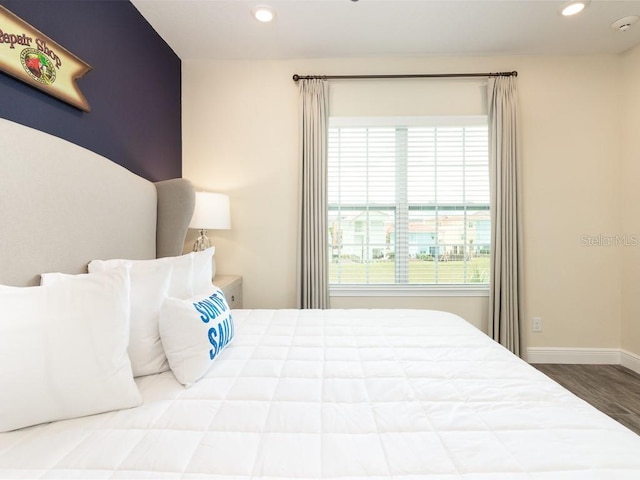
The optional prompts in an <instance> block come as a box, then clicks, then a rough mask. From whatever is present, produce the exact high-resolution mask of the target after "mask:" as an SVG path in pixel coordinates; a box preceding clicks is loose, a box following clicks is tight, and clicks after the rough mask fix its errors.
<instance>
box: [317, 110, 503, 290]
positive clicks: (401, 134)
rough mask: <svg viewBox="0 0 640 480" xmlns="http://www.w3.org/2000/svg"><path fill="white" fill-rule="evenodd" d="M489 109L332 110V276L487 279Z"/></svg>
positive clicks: (351, 280) (398, 280)
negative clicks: (433, 113)
mask: <svg viewBox="0 0 640 480" xmlns="http://www.w3.org/2000/svg"><path fill="white" fill-rule="evenodd" d="M487 143H488V140H487V126H486V117H460V118H458V117H456V118H452V117H438V118H431V117H429V118H421V119H416V118H415V117H412V118H408V119H398V118H382V119H378V118H376V119H373V118H362V119H354V118H332V119H331V121H330V126H329V155H328V182H329V185H328V220H329V262H330V264H329V274H330V284H332V285H344V284H348V285H354V284H360V285H362V284H365V285H366V284H399V285H403V284H404V285H407V284H418V285H443V284H447V285H452V284H453V285H468V284H474V285H479V284H488V282H489V253H490V249H491V241H490V237H491V228H490V221H491V220H490V212H489V168H488V145H487Z"/></svg>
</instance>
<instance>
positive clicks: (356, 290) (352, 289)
mask: <svg viewBox="0 0 640 480" xmlns="http://www.w3.org/2000/svg"><path fill="white" fill-rule="evenodd" d="M329 295H330V296H332V297H488V296H489V285H478V286H475V285H396V284H376V285H329Z"/></svg>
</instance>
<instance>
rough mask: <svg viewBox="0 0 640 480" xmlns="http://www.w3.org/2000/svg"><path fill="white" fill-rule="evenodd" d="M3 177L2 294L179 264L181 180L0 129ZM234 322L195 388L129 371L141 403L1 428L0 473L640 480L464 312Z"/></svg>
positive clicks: (570, 407)
mask: <svg viewBox="0 0 640 480" xmlns="http://www.w3.org/2000/svg"><path fill="white" fill-rule="evenodd" d="M0 182H1V183H2V185H1V186H0V218H1V225H2V237H1V238H0V261H1V262H2V263H0V284H2V285H5V287H3V288H4V289H7V288H10V287H6V286H14V287H15V286H17V287H22V290H25V287H27V290H28V291H38V290H37V289H38V288H40V289H42V288H46V287H38V286H36V287H29V286H34V285H37V284H38V283H39V281H40V280H39V277H40V274H42V273H47V272H62V273H66V274H82V273H83V272H86V269H87V265H88V264H90V263H92V261H94V260H96V259H131V260H132V261H136V262H138V261H139V262H150V263H148V264H145V265H150V264H154V265H155V262H157V261H158V260H154V259H156V257H158V258H165V259H173V260H167V261H171V262H179V261H180V262H181V261H182V258H184V256H182V255H181V253H182V245H183V242H184V238H185V232H186V228H187V225H188V221H189V217H190V214H191V211H192V209H193V188H192V187H191V185H190V184H189V183H188V182H187V181H185V180H176V181H169V182H162V183H161V184H160V185H155V184H152V183H150V182H147V181H146V180H143V179H141V178H139V177H136V176H135V175H133V174H131V173H129V172H127V171H126V170H124V169H122V168H121V167H118V166H117V165H115V164H113V163H112V162H109V161H108V160H106V159H104V158H101V157H98V156H97V155H95V154H92V153H91V152H87V151H86V150H83V149H81V148H79V147H77V146H74V145H71V144H68V143H67V142H64V141H62V140H60V139H57V138H54V137H50V136H48V135H45V134H42V133H41V132H37V131H35V130H32V129H29V128H27V127H23V126H21V125H17V124H14V123H12V122H8V121H6V120H2V119H0ZM114 193H116V194H115V195H114ZM165 263H166V262H165ZM210 263H211V262H209V264H210ZM176 264H177V263H176ZM127 268H129V270H127ZM127 268H123V269H121V270H118V272H120V273H118V274H117V275H116V274H115V273H113V274H110V275H111V277H113V278H112V280H113V281H114V282H116V281H122V282H121V283H122V285H125V283H124V282H126V280H122V279H123V278H125V277H126V275H125V274H123V273H122V271H125V272H129V274H130V275H133V274H132V273H131V272H132V271H133V270H131V268H130V267H127ZM113 271H115V270H113ZM55 275H57V273H54V276H55ZM95 275H98V273H91V274H89V275H88V276H84V277H82V278H89V277H91V276H95ZM104 275H107V274H104ZM111 277H109V278H111ZM116 277H117V279H116ZM127 278H128V277H127ZM114 279H115V280H114ZM70 281H71V282H75V281H76V280H75V279H72V280H70ZM82 281H83V282H84V280H82ZM129 281H130V282H133V280H131V279H130V280H129ZM77 283H78V284H79V282H77ZM29 288H31V290H29ZM131 288H133V286H132V285H131ZM22 290H21V291H22ZM13 291H14V290H11V292H13ZM192 293H193V292H192ZM105 295H106V294H105ZM2 298H4V297H2V289H0V300H1V299H2ZM167 301H168V300H167V299H165V302H167ZM0 307H1V305H0ZM103 308H104V309H105V310H108V308H109V304H108V303H105V304H104V305H103ZM0 311H2V310H1V309H0ZM228 313H229V315H230V316H232V318H233V331H231V332H227V333H228V334H229V335H230V336H232V338H233V339H232V341H229V342H228V344H227V345H226V348H224V349H223V350H221V351H220V352H219V353H218V354H217V356H216V357H215V359H214V360H213V361H212V362H211V364H209V365H207V368H206V369H205V370H204V373H203V376H202V378H198V379H196V380H193V379H191V380H192V381H186V382H185V381H183V382H182V383H181V382H180V381H178V378H180V375H179V374H178V370H176V371H175V372H174V371H173V370H172V369H166V370H164V371H162V372H161V373H154V374H145V375H139V376H136V378H135V380H133V374H134V373H133V372H135V368H134V369H133V371H132V370H128V371H125V373H126V375H125V376H127V375H128V377H131V378H129V379H127V381H130V382H131V383H130V384H128V387H127V388H129V391H131V389H132V388H133V389H135V392H134V393H135V394H136V395H139V398H138V399H137V401H136V402H137V403H136V404H135V405H134V406H129V407H127V408H111V409H110V410H108V411H104V412H103V413H95V414H87V415H78V416H75V417H73V418H68V419H64V420H57V421H49V422H44V423H39V424H36V425H32V426H26V427H22V428H17V429H11V430H9V431H6V432H4V433H0V478H65V479H67V478H109V479H113V478H126V479H129V478H131V479H133V478H145V479H156V478H158V479H162V478H186V479H205V478H206V479H220V480H221V479H231V480H233V479H237V480H248V479H273V480H275V479H278V480H285V479H287V480H303V479H305V480H306V479H336V480H338V479H340V480H356V479H358V480H362V479H396V480H417V479H465V480H467V479H478V480H479V479H482V480H492V479H509V480H518V479H553V480H557V479H580V480H582V479H603V480H604V479H606V480H611V479H638V478H640V437H638V436H637V435H636V434H634V433H633V432H631V431H630V430H628V429H627V428H625V427H623V426H622V425H620V424H618V423H617V422H615V421H614V420H612V419H611V418H609V417H607V416H605V415H604V414H602V413H600V412H599V411H597V410H596V409H595V408H593V407H591V406H590V405H588V404H587V403H585V402H584V401H582V400H580V399H578V398H577V397H575V396H574V395H572V394H571V393H569V392H568V391H566V390H565V389H563V388H562V387H561V386H559V385H558V384H556V383H555V382H553V381H552V380H550V379H549V378H548V377H546V376H545V375H544V374H542V373H540V372H538V371H537V370H535V369H534V368H532V367H531V366H529V365H527V364H526V363H525V362H523V361H522V360H520V359H518V358H517V357H515V356H514V355H512V354H511V353H510V352H508V351H507V350H505V349H504V348H502V347H501V346H499V345H498V344H496V343H495V342H493V341H492V340H491V339H489V338H488V337H487V336H486V335H484V334H483V333H481V332H480V331H478V330H477V329H476V328H475V327H473V326H471V325H470V324H468V323H467V322H465V321H464V320H463V319H462V318H460V317H458V316H456V315H453V314H450V313H446V312H438V311H425V310H331V309H329V310H286V309H283V310H257V309H254V310H234V311H231V312H228ZM203 321H204V320H203ZM2 322H5V325H4V326H3V324H2ZM6 323H7V320H6V319H2V318H0V328H6ZM102 334H104V335H108V334H109V333H108V332H106V333H104V332H103V333H102ZM132 335H133V334H132ZM218 339H219V337H218ZM0 345H2V343H1V340H0ZM163 345H164V344H163ZM5 348H8V347H5ZM167 356H169V352H168V351H167ZM0 360H1V361H2V370H3V371H8V370H11V371H13V370H18V371H19V368H20V367H19V366H17V365H15V364H12V362H11V360H12V356H11V355H7V354H6V352H3V351H2V349H0ZM132 368H133V367H132ZM125 370H126V369H125ZM14 373H15V372H14ZM121 373H122V371H121V372H120V374H121ZM2 375H3V374H0V379H3V380H6V378H7V375H9V376H10V375H11V374H4V377H3V376H2ZM72 378H73V377H72ZM43 382H46V379H45V380H43ZM89 383H90V382H89ZM183 383H186V384H187V386H185V385H184V384H183ZM12 385H14V384H11V385H7V384H3V385H0V392H3V391H4V393H0V424H1V423H2V422H5V423H7V422H9V423H8V424H9V425H10V422H11V420H12V419H9V418H4V419H3V418H2V416H5V417H7V416H8V414H7V410H6V409H5V408H4V406H3V405H2V403H1V401H2V400H1V399H2V398H3V396H2V395H3V394H4V395H10V394H7V393H6V392H7V391H9V390H11V388H12ZM83 385H84V384H82V385H75V388H76V389H77V395H82V394H84V391H83ZM2 389H3V390H2ZM25 405H26V404H25ZM24 410H27V408H26V407H25V408H24Z"/></svg>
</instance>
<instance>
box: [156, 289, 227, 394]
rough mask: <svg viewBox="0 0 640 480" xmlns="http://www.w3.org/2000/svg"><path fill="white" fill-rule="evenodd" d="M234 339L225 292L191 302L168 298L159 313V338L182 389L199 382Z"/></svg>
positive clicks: (214, 293)
mask: <svg viewBox="0 0 640 480" xmlns="http://www.w3.org/2000/svg"><path fill="white" fill-rule="evenodd" d="M233 335H234V325H233V318H232V316H231V309H230V308H229V304H228V303H227V300H226V299H225V298H224V294H223V293H222V290H220V289H219V288H216V287H212V289H210V291H209V292H208V293H205V294H201V295H198V296H197V297H193V298H191V299H189V300H180V299H178V298H172V297H168V298H166V299H165V300H164V302H163V304H162V308H161V310H160V338H161V339H162V345H163V346H164V351H165V354H166V356H167V360H168V361H169V367H170V368H171V370H172V371H173V374H174V375H175V377H176V378H177V379H178V381H179V382H180V383H182V384H183V385H187V386H188V385H191V384H193V383H195V382H197V381H198V380H200V379H201V378H202V377H203V376H204V375H205V374H206V373H207V371H208V370H209V368H210V367H211V364H212V363H213V361H214V360H215V359H216V358H217V357H218V356H219V355H220V352H222V350H223V349H224V348H225V347H226V346H227V345H228V344H229V342H231V340H232V339H233Z"/></svg>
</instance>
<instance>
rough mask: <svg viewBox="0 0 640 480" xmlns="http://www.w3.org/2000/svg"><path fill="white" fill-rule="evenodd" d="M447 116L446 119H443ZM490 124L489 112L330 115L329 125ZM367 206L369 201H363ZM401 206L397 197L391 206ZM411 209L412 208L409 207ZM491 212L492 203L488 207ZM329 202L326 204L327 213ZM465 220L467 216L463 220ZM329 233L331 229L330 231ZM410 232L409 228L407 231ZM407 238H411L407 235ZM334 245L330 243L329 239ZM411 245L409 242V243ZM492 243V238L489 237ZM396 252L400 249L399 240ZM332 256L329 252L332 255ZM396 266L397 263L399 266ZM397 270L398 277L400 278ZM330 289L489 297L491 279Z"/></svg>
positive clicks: (353, 293) (334, 291)
mask: <svg viewBox="0 0 640 480" xmlns="http://www.w3.org/2000/svg"><path fill="white" fill-rule="evenodd" d="M444 119H446V120H444ZM473 126H487V116H486V115H464V116H450V115H442V116H409V117H406V116H388V117H330V118H329V128H330V129H331V128H335V127H347V128H348V127H356V128H358V127H360V128H369V127H372V128H374V127H391V128H398V127H473ZM362 207H363V208H364V209H366V208H367V207H368V206H367V205H362ZM397 208H398V199H397V197H396V202H395V204H394V205H393V207H392V209H393V210H394V211H395V210H397ZM407 210H408V212H409V211H410V210H409V209H407ZM484 210H487V211H489V213H490V212H491V207H490V205H489V207H488V209H487V208H484ZM329 211H330V206H329V205H327V214H329ZM464 222H465V223H466V222H467V220H464ZM327 235H328V232H327ZM407 235H408V232H407ZM407 242H409V240H408V238H407ZM330 245H331V243H330ZM407 246H408V243H407ZM490 246H491V247H493V242H492V241H491V240H490ZM395 252H396V253H397V244H396V249H395ZM329 258H330V256H329ZM396 268H397V266H396ZM397 278H398V277H397V273H396V279H397ZM329 291H330V294H331V295H332V296H336V297H361V296H365V297H366V296H400V297H402V296H406V297H412V296H443V297H446V296H468V297H486V296H488V295H489V281H488V282H487V283H478V284H471V283H466V284H464V283H456V284H452V283H408V282H407V283H329Z"/></svg>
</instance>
